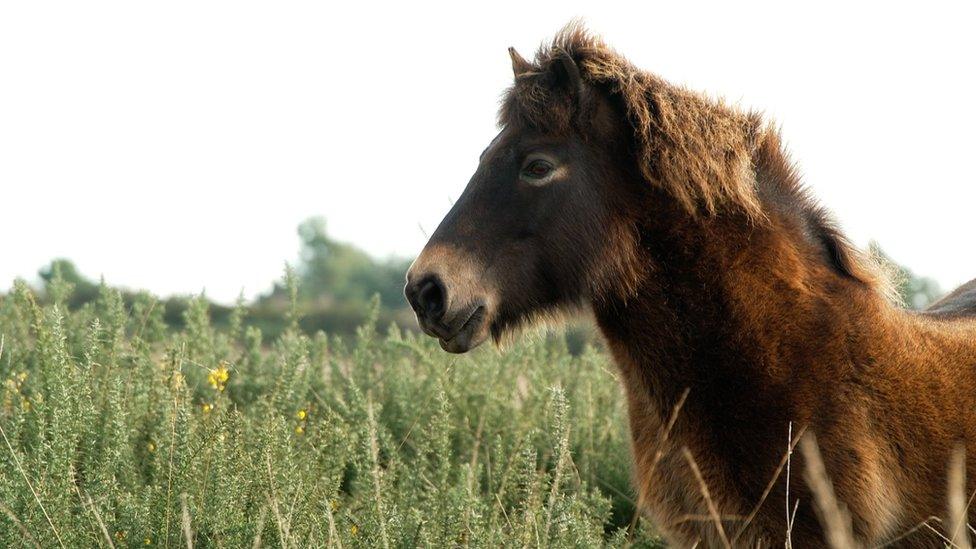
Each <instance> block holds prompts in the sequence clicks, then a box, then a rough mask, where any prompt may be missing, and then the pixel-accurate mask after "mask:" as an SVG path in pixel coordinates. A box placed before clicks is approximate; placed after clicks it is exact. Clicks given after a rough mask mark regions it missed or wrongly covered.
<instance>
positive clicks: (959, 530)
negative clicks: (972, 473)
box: [948, 445, 972, 549]
mask: <svg viewBox="0 0 976 549" xmlns="http://www.w3.org/2000/svg"><path fill="white" fill-rule="evenodd" d="M948 488H949V489H948V494H949V534H950V535H949V538H950V541H951V543H952V545H953V546H954V547H958V548H959V549H971V548H972V545H971V544H970V542H969V528H968V525H967V520H966V514H967V507H968V505H967V502H966V449H965V448H964V447H963V446H961V445H960V446H956V448H955V450H954V451H953V452H952V457H951V458H950V460H949V487H948Z"/></svg>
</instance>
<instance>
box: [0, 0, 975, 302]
mask: <svg viewBox="0 0 976 549" xmlns="http://www.w3.org/2000/svg"><path fill="white" fill-rule="evenodd" d="M939 6H940V9H933V10H930V11H927V12H925V13H916V12H915V11H913V10H909V9H904V8H893V7H890V6H887V5H884V4H876V5H874V6H865V5H857V6H847V5H845V4H841V3H828V4H818V5H817V6H816V7H807V6H790V7H783V6H780V5H778V4H776V3H771V2H767V3H752V4H750V5H749V6H747V7H742V6H726V5H723V4H720V3H695V4H684V5H681V6H672V5H651V4H648V5H646V6H643V7H642V9H640V10H634V9H633V8H627V9H626V10H624V9H623V8H616V7H614V6H612V5H603V6H601V7H599V8H595V9H594V8H587V7H585V3H582V2H560V3H547V4H546V5H532V6H522V5H519V4H516V3H508V4H504V5H493V6H492V8H491V10H486V11H483V10H473V11H471V12H468V13H460V12H457V11H452V10H439V9H434V8H428V7H425V6H403V5H395V6H390V7H385V8H383V9H382V10H377V9H376V7H375V6H373V5H356V6H339V7H336V8H330V7H325V6H303V7H296V6H289V7H276V8H274V9H272V8H270V7H262V6H259V5H240V4H237V3H230V2H216V3H212V4H206V5H198V4H197V3H192V2H172V3H168V4H166V5H165V6H149V5H133V4H127V3H124V2H99V3H94V4H86V5H84V6H82V5H74V4H71V3H67V2H64V3H61V4H59V6H58V9H56V10H51V9H50V8H48V7H45V6H40V5H36V4H24V5H5V6H3V7H0V72H2V73H3V74H4V75H5V77H6V80H7V83H5V85H4V86H3V87H2V88H0V182H3V197H4V201H5V203H6V204H7V205H8V206H7V208H6V209H5V211H4V215H3V216H0V231H2V233H3V234H4V235H8V238H6V239H5V242H4V245H3V248H2V250H0V251H2V254H3V255H2V257H3V258H4V260H3V261H2V262H0V287H3V288H7V287H9V284H10V283H12V281H13V280H14V278H17V277H22V278H25V279H28V280H35V279H36V274H37V271H38V270H39V269H40V268H42V267H44V266H46V265H47V264H48V263H49V262H50V261H51V260H53V259H55V258H62V257H63V258H65V259H69V260H71V261H72V262H73V263H74V264H75V265H76V266H77V267H78V269H79V272H80V273H82V274H83V275H85V276H86V277H90V278H92V279H94V280H97V279H98V278H99V276H104V277H105V279H106V280H107V281H108V282H109V283H110V284H112V285H117V286H122V287H126V288H133V289H146V290H149V291H152V292H153V293H155V294H158V295H164V296H165V295H187V294H191V295H192V294H198V293H200V291H201V290H204V289H205V290H206V294H207V295H208V297H210V298H211V299H214V300H216V301H219V302H224V303H229V302H233V301H234V300H235V299H236V298H237V295H238V294H239V293H240V292H241V291H243V293H244V295H245V297H247V298H249V299H251V298H254V297H255V296H257V295H259V294H261V293H264V292H267V291H268V290H270V289H271V287H272V285H273V283H274V282H275V281H277V280H279V279H280V277H281V273H282V271H283V268H284V264H285V263H286V262H292V263H294V262H296V261H297V259H298V251H299V240H298V238H297V233H296V228H297V226H298V224H299V223H300V222H301V221H302V220H304V219H307V218H309V217H313V216H322V217H324V218H325V219H326V220H327V222H328V229H329V234H330V235H331V236H332V237H333V238H335V239H337V240H341V241H345V242H349V243H351V244H354V245H356V246H357V247H360V248H362V249H363V250H365V251H367V252H368V253H369V254H370V255H371V256H373V257H378V258H385V257H391V256H397V257H401V258H411V257H413V256H415V255H416V254H417V253H419V251H420V249H421V248H422V247H423V245H424V243H425V242H426V234H429V233H431V232H432V231H433V229H434V228H435V227H436V225H437V223H438V222H439V221H440V219H441V217H443V215H444V214H445V213H446V211H447V210H448V208H449V207H450V204H451V199H452V198H453V197H457V196H458V195H460V193H461V190H462V189H463V187H464V185H465V183H466V182H467V180H468V178H469V176H470V175H471V173H472V172H473V171H474V167H475V165H476V163H477V158H478V153H480V151H481V150H482V149H483V148H484V146H485V145H486V144H487V143H488V142H489V141H490V140H491V139H492V138H493V137H494V135H495V133H496V131H497V130H496V127H495V112H496V109H497V106H498V98H499V97H500V95H501V93H502V92H503V91H504V90H505V89H506V88H507V87H508V86H509V85H510V83H511V79H512V77H511V68H510V62H509V58H508V54H507V52H506V48H507V47H508V46H514V47H515V48H516V49H517V50H518V51H520V52H521V53H522V54H523V55H526V56H529V55H530V54H531V53H532V52H534V50H535V49H536V46H537V45H538V44H539V43H541V42H543V41H545V40H548V39H550V38H551V37H552V36H553V35H554V34H555V32H556V31H557V30H558V29H560V28H561V27H562V26H563V25H564V24H565V23H566V22H568V21H569V20H571V19H573V18H574V17H577V16H582V17H583V19H584V21H585V22H586V26H587V28H588V29H590V30H591V31H592V32H594V33H596V34H599V35H600V36H602V37H603V38H604V39H605V40H606V41H607V43H608V44H610V45H611V46H612V47H614V48H615V49H617V50H618V51H620V52H621V53H623V54H624V55H625V56H627V57H628V58H629V59H630V60H631V61H632V62H634V63H635V64H636V65H637V66H639V67H641V68H642V69H645V70H649V71H651V72H654V73H656V74H658V75H660V76H662V77H664V78H666V79H667V80H669V81H671V82H674V83H678V84H682V85H685V86H687V87H689V88H691V89H695V90H700V91H703V92H705V93H707V94H709V95H710V96H712V97H724V98H726V99H728V100H730V101H733V102H737V103H739V104H740V105H742V106H743V107H744V108H755V109H758V110H761V111H763V112H765V113H766V114H767V116H768V117H769V118H771V119H773V120H775V121H776V122H777V123H778V124H780V125H781V127H782V132H783V136H784V141H785V142H786V143H787V144H788V145H789V147H788V148H789V150H790V152H791V156H792V158H793V160H794V161H795V162H796V163H797V164H798V165H799V167H800V172H801V173H803V174H804V178H803V179H804V181H805V182H806V184H807V186H808V187H809V188H810V189H811V191H812V193H813V194H814V195H815V196H816V197H817V198H818V199H819V200H820V202H821V203H822V204H824V206H826V207H827V209H828V210H830V211H831V212H833V214H834V216H835V218H836V219H837V220H838V221H839V223H840V225H841V227H842V228H843V231H844V233H845V234H847V235H848V236H850V238H851V239H852V240H853V241H854V242H855V243H856V244H857V245H858V246H859V247H861V248H864V247H866V245H867V243H868V241H870V240H875V241H877V242H878V243H879V244H880V246H881V247H882V248H883V249H884V250H885V251H886V253H888V254H889V255H890V256H891V257H892V258H893V259H894V260H895V261H896V262H898V263H899V264H902V265H905V266H906V267H908V268H909V269H911V270H912V271H914V272H915V273H917V274H918V275H921V276H927V277H931V278H933V279H935V280H936V281H937V282H938V283H939V285H940V286H941V288H942V290H943V291H950V290H952V289H953V288H954V287H955V286H957V285H959V284H961V283H963V282H965V281H967V280H969V279H972V278H974V277H976V257H974V256H973V255H972V254H969V255H966V254H964V253H963V252H961V251H962V250H965V249H970V248H971V247H972V245H971V243H970V240H971V235H972V234H973V232H974V231H973V229H976V220H974V219H973V217H972V215H971V209H972V206H971V205H972V204H973V203H974V202H976V176H973V175H972V174H971V171H970V169H969V158H970V157H971V156H972V150H973V148H974V145H976V142H974V138H973V137H972V133H971V132H970V130H969V128H971V127H973V125H974V124H976V104H974V103H973V102H972V101H971V97H972V96H974V95H976V77H974V76H973V75H972V74H971V71H966V70H961V68H962V67H965V66H968V64H969V62H970V60H969V59H968V58H969V56H970V55H969V54H970V52H972V51H976V36H974V35H973V33H971V32H968V28H967V26H968V23H967V21H971V20H972V18H971V15H972V13H973V10H974V8H973V7H970V6H958V5H953V4H950V3H943V4H940V5H939ZM516 9H517V10H518V13H520V17H518V18H511V17H509V16H508V15H509V14H510V13H512V12H513V10H516ZM623 14H627V15H626V16H625V15H623ZM703 14H704V15H703ZM647 21H665V22H666V24H662V25H656V26H650V27H649V26H648V25H647V23H646V22H647ZM800 23H802V24H800ZM364 29H366V30H365V31H364ZM743 29H757V31H755V32H743ZM825 31H827V32H825ZM906 37H908V38H910V39H906ZM10 204H14V205H15V206H13V207H12V206H10ZM9 235H16V236H17V238H10V237H9ZM2 279H6V282H3V280H2Z"/></svg>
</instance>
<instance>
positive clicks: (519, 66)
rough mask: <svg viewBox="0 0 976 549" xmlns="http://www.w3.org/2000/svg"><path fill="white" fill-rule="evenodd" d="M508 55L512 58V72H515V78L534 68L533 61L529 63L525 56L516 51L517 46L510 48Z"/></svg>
mask: <svg viewBox="0 0 976 549" xmlns="http://www.w3.org/2000/svg"><path fill="white" fill-rule="evenodd" d="M508 55H509V56H510V57H511V58H512V72H514V73H515V78H518V77H520V76H522V75H523V74H525V73H527V72H529V71H531V70H532V63H529V62H528V61H526V60H525V58H524V57H522V56H521V55H519V52H517V51H515V48H508Z"/></svg>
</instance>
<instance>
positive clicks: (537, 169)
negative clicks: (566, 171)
mask: <svg viewBox="0 0 976 549" xmlns="http://www.w3.org/2000/svg"><path fill="white" fill-rule="evenodd" d="M551 171H552V164H550V163H549V162H546V161H545V160H533V161H532V162H529V165H528V166H526V167H525V168H523V169H522V175H524V176H526V177H528V178H530V179H542V178H543V177H545V176H547V175H549V172H551Z"/></svg>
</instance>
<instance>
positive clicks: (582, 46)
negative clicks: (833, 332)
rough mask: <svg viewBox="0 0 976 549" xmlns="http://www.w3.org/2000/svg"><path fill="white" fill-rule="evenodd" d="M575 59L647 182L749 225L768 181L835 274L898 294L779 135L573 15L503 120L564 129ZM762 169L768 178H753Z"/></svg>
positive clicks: (543, 51) (572, 108) (574, 105)
mask: <svg viewBox="0 0 976 549" xmlns="http://www.w3.org/2000/svg"><path fill="white" fill-rule="evenodd" d="M566 56H568V57H569V58H571V59H572V60H573V61H574V62H575V64H576V66H577V67H578V69H579V72H580V77H581V79H582V81H583V82H585V83H586V84H588V85H589V86H592V87H594V88H597V89H602V90H604V91H606V92H607V93H609V95H610V96H611V97H613V98H616V99H618V100H619V101H620V102H621V103H622V106H623V108H624V111H625V112H626V116H627V119H628V123H629V124H630V127H631V129H632V136H633V140H634V142H633V144H632V145H633V146H632V147H631V149H632V150H633V151H634V155H635V157H636V160H637V163H638V168H639V169H640V172H641V174H642V175H643V177H644V178H645V179H646V181H647V182H648V183H649V184H651V185H654V186H657V187H659V188H661V189H663V190H664V191H666V192H667V193H668V194H669V195H670V196H672V197H674V199H675V200H676V201H677V202H678V204H680V205H681V206H682V207H683V208H684V209H685V210H686V211H687V212H688V213H689V214H690V215H692V216H702V215H713V214H716V213H717V212H719V211H721V210H724V209H729V208H732V209H735V210H737V211H739V212H741V213H743V214H744V215H745V216H746V218H747V219H748V220H749V221H750V222H751V223H765V222H768V214H769V213H770V212H769V211H768V208H767V207H764V206H769V205H768V204H764V203H763V200H762V198H763V196H764V195H765V194H768V193H765V192H763V190H762V189H760V188H759V187H760V185H772V186H774V187H775V188H774V189H773V192H774V194H776V195H778V196H780V197H784V200H781V201H778V202H781V203H782V204H783V205H785V207H786V209H787V210H788V211H789V213H790V214H791V215H793V216H796V218H797V219H798V220H799V221H800V223H801V224H802V225H803V226H804V230H803V233H804V235H805V236H806V237H807V238H808V239H809V240H811V241H812V242H813V243H814V244H815V245H817V246H819V247H821V249H822V250H823V252H824V257H825V259H826V261H827V262H828V263H829V264H830V265H831V266H832V267H833V268H834V269H835V270H836V271H837V272H838V273H840V274H841V275H843V276H846V277H849V278H851V279H854V280H857V281H859V282H861V283H863V284H864V285H866V286H868V287H870V288H872V289H875V290H877V291H878V292H880V293H882V294H883V295H885V296H886V297H888V298H891V297H892V296H893V294H894V292H893V290H892V287H893V286H892V285H891V284H890V282H889V277H888V276H887V273H886V272H885V270H884V269H883V268H882V266H881V265H880V263H879V262H878V261H877V259H876V258H875V257H873V256H869V255H867V254H865V253H864V252H862V251H861V250H859V249H858V248H857V247H855V246H854V245H853V244H852V243H851V242H850V241H849V240H848V239H847V238H846V237H845V236H844V235H843V234H842V232H841V231H840V229H839V228H838V226H837V224H836V223H835V222H834V221H833V219H832V217H831V216H830V215H829V213H828V212H827V210H826V209H825V208H823V207H822V206H820V205H819V204H818V203H817V201H816V200H815V199H814V198H813V197H812V196H811V195H810V193H809V192H808V191H807V190H806V189H805V188H804V186H803V185H802V184H801V182H800V178H799V176H798V173H797V171H796V169H795V168H794V166H793V164H792V163H791V162H790V161H789V159H788V158H787V157H786V154H785V153H784V152H783V150H782V147H781V145H780V138H779V133H778V131H777V130H776V129H775V128H774V127H773V125H772V124H770V123H766V122H764V121H763V117H762V115H761V114H759V113H757V112H743V111H741V110H740V109H738V108H736V107H734V106H731V105H728V104H726V103H724V102H723V101H722V100H720V99H719V100H715V99H711V98H709V97H706V96H705V95H703V94H701V93H699V92H696V91H692V90H688V89H686V88H684V87H682V86H676V85H674V84H671V83H669V82H667V81H665V80H664V79H662V78H660V77H658V76H657V75H654V74H652V73H649V72H647V71H643V70H641V69H639V68H637V67H635V66H634V65H633V64H631V63H630V62H629V61H628V60H627V59H626V58H625V57H624V56H622V55H620V54H619V53H617V52H616V51H614V50H613V49H612V48H610V47H609V46H607V45H606V44H605V43H604V42H603V40H602V39H600V38H599V37H597V36H595V35H593V34H591V33H590V32H588V31H587V30H586V29H585V28H584V27H583V25H582V24H581V23H579V22H578V21H573V22H571V23H569V24H568V25H566V26H565V27H563V29H562V30H560V31H559V32H558V33H557V34H556V36H555V37H554V38H553V40H552V41H551V42H550V43H548V44H543V45H542V46H541V47H540V48H539V50H538V51H537V52H536V55H535V60H534V62H533V63H532V64H531V65H532V66H531V67H530V68H528V69H527V70H524V71H523V72H522V73H521V74H520V75H519V76H517V77H516V80H515V83H514V84H513V85H512V87H511V88H510V89H509V90H508V92H507V93H506V94H505V96H504V98H503V101H502V106H501V109H500V111H499V124H500V125H502V126H507V125H528V126H532V127H538V128H544V129H545V130H547V131H550V132H556V133H561V132H566V131H569V130H570V129H571V128H573V127H574V125H575V124H576V123H577V122H576V121H577V120H578V119H581V118H585V117H580V116H576V115H577V114H578V112H579V111H586V110H587V109H588V106H587V104H586V101H585V97H584V98H574V97H572V94H567V93H566V90H564V89H560V88H559V86H558V85H555V84H554V78H553V76H552V73H553V67H555V66H556V65H558V61H559V60H560V58H562V57H566ZM760 167H762V168H765V169H767V170H768V171H770V172H771V173H772V175H773V177H772V178H770V179H769V180H768V181H762V182H760V181H758V178H757V170H758V169H759V168H760Z"/></svg>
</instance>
